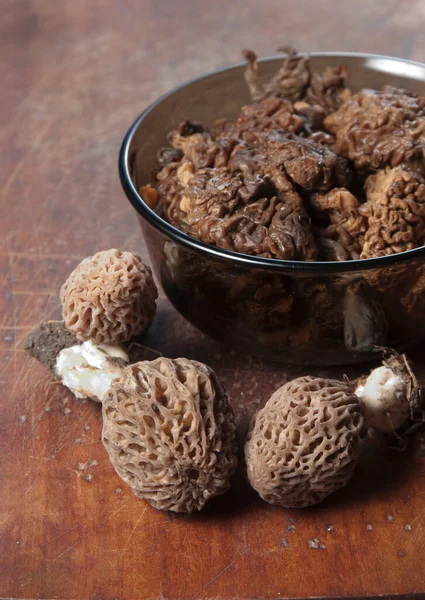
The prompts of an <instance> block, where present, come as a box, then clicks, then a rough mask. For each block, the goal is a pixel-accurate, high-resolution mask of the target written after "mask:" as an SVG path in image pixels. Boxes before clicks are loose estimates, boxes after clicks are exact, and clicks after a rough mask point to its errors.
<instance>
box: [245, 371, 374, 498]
mask: <svg viewBox="0 0 425 600" xmlns="http://www.w3.org/2000/svg"><path fill="white" fill-rule="evenodd" d="M364 432H365V429H364V419H363V405H362V403H361V402H360V401H359V399H358V398H357V396H356V395H355V394H354V393H353V391H352V386H349V385H348V384H345V383H343V382H341V381H334V380H330V379H320V378H315V377H300V378H298V379H295V380H294V381H291V382H289V383H287V384H285V385H284V386H283V387H281V388H279V389H278V390H277V391H276V392H275V393H274V394H273V395H272V396H271V398H270V399H269V401H268V402H267V403H266V405H265V406H264V408H263V409H261V410H260V411H259V412H258V413H257V414H256V415H255V416H254V418H253V420H252V422H251V425H250V430H249V433H248V438H247V443H246V446H245V458H246V463H247V472H248V478H249V481H250V483H251V485H252V487H253V488H254V489H255V490H257V492H258V493H259V494H260V496H261V497H262V498H263V499H264V500H265V501H266V502H269V503H270V504H277V505H280V506H284V507H287V508H302V507H305V506H310V505H313V504H317V503H318V502H321V501H322V500H323V499H324V498H326V496H328V495H329V494H331V493H332V492H334V491H335V490H337V489H339V488H341V487H343V486H344V485H346V484H347V483H348V481H349V480H350V478H351V476H352V474H353V470H354V467H355V465H356V462H357V459H358V457H359V454H360V449H361V441H362V438H363V435H364Z"/></svg>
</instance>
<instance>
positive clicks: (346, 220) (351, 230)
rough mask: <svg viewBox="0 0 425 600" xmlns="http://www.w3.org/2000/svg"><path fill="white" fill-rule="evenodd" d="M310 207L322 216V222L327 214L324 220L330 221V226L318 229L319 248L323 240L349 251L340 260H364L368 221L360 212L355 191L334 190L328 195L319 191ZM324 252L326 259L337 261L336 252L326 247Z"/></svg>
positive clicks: (311, 201)
mask: <svg viewBox="0 0 425 600" xmlns="http://www.w3.org/2000/svg"><path fill="white" fill-rule="evenodd" d="M309 208H310V210H312V211H313V212H314V213H315V214H316V213H317V214H318V215H319V219H320V217H321V216H322V215H323V218H324V219H328V220H329V223H328V224H327V225H326V227H317V228H316V229H315V233H316V239H317V238H318V243H319V247H321V242H322V241H323V240H329V241H334V242H336V243H337V244H338V245H339V246H342V248H343V249H344V251H345V252H344V253H343V254H342V257H341V258H340V260H350V259H358V258H360V252H361V251H362V248H363V243H364V234H365V231H366V228H367V219H366V217H365V216H364V215H362V214H361V213H360V210H359V203H358V201H357V199H356V198H355V196H353V194H352V193H351V192H349V191H348V190H347V189H345V188H333V189H332V190H330V191H329V192H327V193H320V192H318V193H316V194H313V195H311V196H310V198H309ZM323 251H324V252H323V254H324V258H325V260H330V259H332V258H334V255H335V251H334V249H332V248H329V247H328V246H326V245H325V247H324V248H323ZM323 254H322V256H323ZM329 254H330V255H331V258H330V257H329ZM340 254H341V253H340ZM322 256H321V258H322ZM337 260H338V258H337Z"/></svg>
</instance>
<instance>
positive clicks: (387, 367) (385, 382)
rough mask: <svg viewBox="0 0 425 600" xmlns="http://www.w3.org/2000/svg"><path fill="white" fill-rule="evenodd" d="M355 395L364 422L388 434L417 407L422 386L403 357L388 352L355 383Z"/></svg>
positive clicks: (405, 420) (409, 416)
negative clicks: (364, 419) (361, 406)
mask: <svg viewBox="0 0 425 600" xmlns="http://www.w3.org/2000/svg"><path fill="white" fill-rule="evenodd" d="M355 394H356V395H357V396H358V397H359V398H360V399H361V400H362V402H363V404H364V406H365V416H366V424H367V425H368V426H369V427H373V428H374V429H376V430H377V431H381V432H383V433H391V432H395V431H397V430H398V429H400V428H401V427H402V426H403V425H404V424H405V423H406V422H407V421H408V419H409V418H411V417H412V415H413V412H414V410H415V409H417V408H418V407H419V406H420V404H421V401H422V386H421V385H419V383H418V381H417V379H416V377H415V375H414V374H413V372H412V369H411V367H410V365H409V363H408V361H407V358H406V356H405V355H404V354H403V355H399V354H397V353H396V352H393V351H391V354H390V356H389V357H388V358H386V359H384V360H383V362H382V365H381V366H380V367H377V368H376V369H374V370H373V371H372V372H371V373H370V374H369V376H368V377H364V378H362V379H361V380H360V381H359V382H358V385H357V388H356V390H355Z"/></svg>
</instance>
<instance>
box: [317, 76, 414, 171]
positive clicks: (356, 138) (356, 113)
mask: <svg viewBox="0 0 425 600" xmlns="http://www.w3.org/2000/svg"><path fill="white" fill-rule="evenodd" d="M324 125H325V129H326V130H327V131H328V132H329V133H332V134H333V135H335V137H336V146H335V152H336V153H337V154H341V155H342V156H346V157H347V158H349V159H350V160H352V161H353V162H354V165H355V166H356V167H357V168H358V169H368V170H376V169H382V168H384V167H386V166H391V167H396V166H399V165H400V164H408V165H410V166H412V167H413V166H415V167H417V168H419V169H421V163H422V162H423V157H424V150H425V145H424V144H425V98H424V97H422V96H416V95H415V94H413V93H410V92H406V91H405V90H398V89H396V88H392V87H390V86H385V87H384V90H383V91H382V92H377V91H374V90H363V91H361V92H359V93H358V94H355V95H354V96H352V97H351V98H349V99H347V100H346V102H344V103H343V104H342V106H340V108H339V109H338V110H337V111H336V112H334V113H332V114H331V115H329V116H328V117H326V119H325V121H324Z"/></svg>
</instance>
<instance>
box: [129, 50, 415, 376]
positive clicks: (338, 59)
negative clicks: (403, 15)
mask: <svg viewBox="0 0 425 600" xmlns="http://www.w3.org/2000/svg"><path fill="white" fill-rule="evenodd" d="M280 60H282V59H281V58H280V57H272V58H267V59H263V60H261V61H260V63H261V64H260V71H261V75H262V76H263V77H264V79H268V78H269V77H270V76H271V75H272V74H273V73H274V72H275V71H276V69H277V67H278V64H279V61H280ZM311 64H312V68H313V69H319V70H320V69H323V68H324V67H325V66H327V65H340V64H345V65H347V67H348V68H349V70H350V73H351V76H350V79H349V85H350V87H351V89H353V90H354V91H355V90H358V89H360V88H365V87H366V88H367V87H369V88H380V87H381V86H382V85H383V84H385V83H388V84H391V85H395V86H398V87H404V88H407V89H410V90H412V91H415V92H418V93H421V91H422V90H423V85H424V81H425V66H424V65H421V64H419V63H413V62H410V61H407V60H401V59H395V58H389V57H385V56H376V55H367V54H341V53H339V54H336V53H322V54H312V55H311ZM244 68H245V65H244V64H239V65H235V66H232V67H229V68H226V69H222V70H220V71H216V72H214V73H211V74H209V75H206V76H204V77H201V78H199V79H196V80H194V81H191V82H189V83H187V84H185V85H182V86H180V87H178V88H176V89H174V90H173V91H171V92H170V93H168V94H166V95H165V96H163V97H162V98H160V99H159V100H157V101H156V102H154V103H153V104H152V105H151V106H149V107H148V108H147V109H146V110H145V111H144V112H143V113H142V114H141V115H140V116H139V117H138V118H137V119H136V121H135V122H134V123H133V125H132V126H131V127H130V129H129V131H128V133H127V135H126V137H125V139H124V141H123V144H122V147H121V151H120V157H119V171H120V178H121V182H122V186H123V188H124V191H125V193H126V195H127V197H128V199H129V200H130V202H131V203H132V204H133V206H134V208H135V209H136V211H137V214H138V217H139V221H140V224H141V227H142V231H143V234H144V236H145V240H146V242H147V247H148V251H149V254H150V259H151V261H152V266H153V269H154V272H155V274H156V277H157V279H159V280H160V282H161V284H162V287H163V289H164V291H165V293H166V295H167V296H168V298H169V299H170V301H171V302H172V304H173V305H174V306H175V307H176V308H177V310H178V311H180V312H181V313H182V314H183V315H184V316H185V317H186V318H187V319H188V320H189V321H190V322H191V323H193V324H194V325H195V326H196V327H198V328H199V329H200V330H201V331H203V332H205V333H206V334H208V335H210V336H211V337H213V338H215V339H217V340H220V341H223V342H226V343H228V344H230V345H231V346H233V347H234V348H236V349H240V350H243V351H247V352H249V353H251V354H252V355H255V356H258V357H261V358H263V359H264V358H265V359H269V360H273V361H281V362H289V363H298V364H299V363H307V364H315V365H337V364H339V365H341V364H349V363H355V362H361V361H365V360H369V359H371V358H373V357H374V356H376V352H377V350H379V348H381V347H382V346H391V347H393V348H397V349H399V350H404V349H406V348H408V347H411V346H414V345H416V344H418V343H419V342H421V341H422V340H423V339H424V338H425V319H424V318H423V315H424V309H425V248H424V247H422V248H418V249H416V250H410V251H408V252H403V253H400V254H394V255H391V256H385V257H382V258H372V259H366V260H353V261H343V262H295V261H285V260H276V259H266V258H260V257H255V256H248V255H244V254H239V253H236V252H230V251H226V250H221V249H220V248H216V247H214V246H210V245H207V244H204V243H202V242H200V241H198V240H196V239H194V238H191V237H189V236H187V235H186V234H184V233H183V232H181V231H179V230H178V229H176V228H175V227H173V226H172V225H170V224H169V223H167V222H166V221H164V220H163V219H162V218H161V217H159V216H158V215H157V214H156V213H155V212H154V211H153V210H151V209H150V208H149V207H148V206H147V204H146V203H145V202H144V201H143V198H142V196H141V195H140V193H139V190H140V188H141V186H143V185H145V184H147V183H149V182H151V181H152V179H153V176H152V172H153V169H154V166H155V157H156V153H157V151H158V150H159V148H161V147H162V146H164V145H166V134H167V132H168V131H170V130H171V129H173V128H175V127H176V126H177V124H178V123H179V122H181V121H183V120H185V119H190V120H193V121H201V122H202V123H204V124H206V125H209V124H210V123H212V122H213V121H214V120H215V119H218V118H220V117H233V116H235V115H236V114H237V113H238V111H239V109H240V107H241V106H242V105H243V104H246V103H248V102H249V101H250V98H249V95H248V91H247V89H246V86H245V82H244V78H243V72H244Z"/></svg>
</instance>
